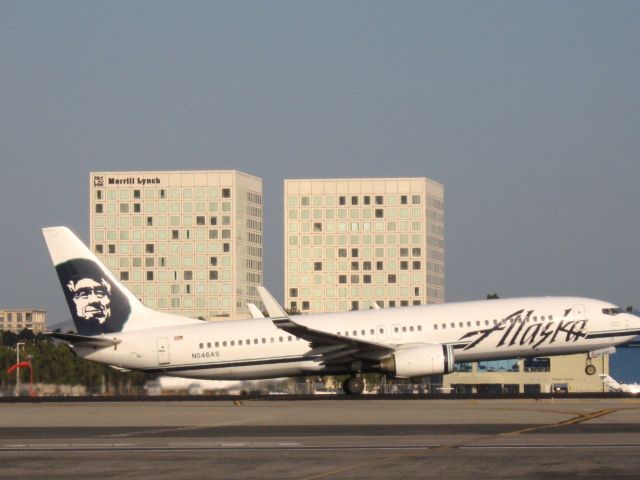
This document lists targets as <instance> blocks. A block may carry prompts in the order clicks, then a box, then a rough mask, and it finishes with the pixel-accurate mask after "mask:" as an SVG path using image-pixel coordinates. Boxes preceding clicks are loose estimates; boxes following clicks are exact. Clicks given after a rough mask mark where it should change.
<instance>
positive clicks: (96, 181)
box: [93, 176, 160, 187]
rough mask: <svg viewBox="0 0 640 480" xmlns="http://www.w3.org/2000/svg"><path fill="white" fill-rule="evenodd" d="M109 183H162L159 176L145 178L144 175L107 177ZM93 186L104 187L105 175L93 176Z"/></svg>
mask: <svg viewBox="0 0 640 480" xmlns="http://www.w3.org/2000/svg"><path fill="white" fill-rule="evenodd" d="M107 183H108V184H109V185H159V184H160V179H159V178H158V177H155V178H144V177H126V178H115V177H109V178H107ZM93 186H94V187H104V177H103V176H95V177H93Z"/></svg>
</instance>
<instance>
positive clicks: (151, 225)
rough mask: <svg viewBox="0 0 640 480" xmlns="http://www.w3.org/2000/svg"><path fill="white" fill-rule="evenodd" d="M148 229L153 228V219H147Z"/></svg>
mask: <svg viewBox="0 0 640 480" xmlns="http://www.w3.org/2000/svg"><path fill="white" fill-rule="evenodd" d="M147 227H153V217H147Z"/></svg>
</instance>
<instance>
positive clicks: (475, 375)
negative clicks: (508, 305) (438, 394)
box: [442, 354, 609, 394]
mask: <svg viewBox="0 0 640 480" xmlns="http://www.w3.org/2000/svg"><path fill="white" fill-rule="evenodd" d="M592 363H593V365H594V366H595V367H596V374H595V375H587V374H586V373H585V371H584V368H585V365H586V364H587V354H576V355H563V356H553V357H538V358H524V359H511V360H490V361H485V362H469V363H457V364H456V371H455V372H454V373H451V374H449V375H444V376H443V377H442V387H443V388H444V389H445V390H446V389H451V392H452V393H453V392H455V393H465V394H470V393H481V394H500V393H505V394H514V393H527V394H536V393H554V392H557V393H563V392H571V393H581V392H604V391H605V389H604V386H603V384H602V381H601V380H600V377H599V376H598V375H599V374H601V373H604V374H608V372H609V356H608V355H604V356H602V357H599V358H594V359H593V361H592Z"/></svg>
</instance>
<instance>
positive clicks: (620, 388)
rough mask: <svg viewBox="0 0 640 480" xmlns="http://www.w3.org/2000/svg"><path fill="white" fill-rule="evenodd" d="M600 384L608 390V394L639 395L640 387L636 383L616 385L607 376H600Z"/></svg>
mask: <svg viewBox="0 0 640 480" xmlns="http://www.w3.org/2000/svg"><path fill="white" fill-rule="evenodd" d="M600 378H601V379H602V383H604V386H605V387H607V388H608V389H609V391H610V392H624V393H631V394H633V395H637V394H640V385H638V384H637V383H618V382H617V381H616V380H614V379H613V378H611V377H610V376H609V375H604V374H602V375H600Z"/></svg>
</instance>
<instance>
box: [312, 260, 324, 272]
mask: <svg viewBox="0 0 640 480" xmlns="http://www.w3.org/2000/svg"><path fill="white" fill-rule="evenodd" d="M313 271H314V272H321V271H322V262H314V263H313Z"/></svg>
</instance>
